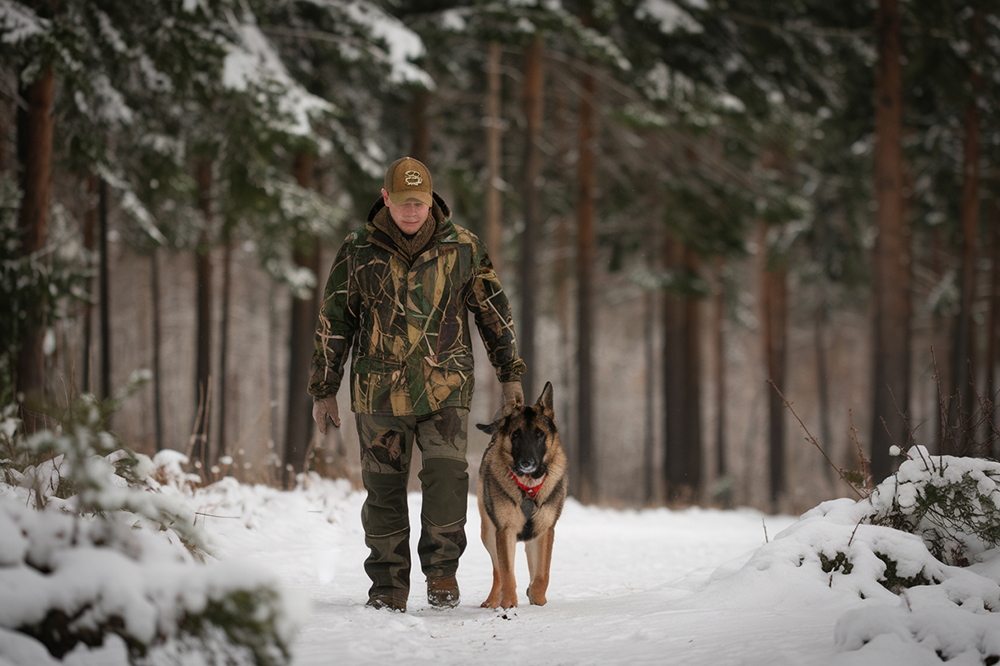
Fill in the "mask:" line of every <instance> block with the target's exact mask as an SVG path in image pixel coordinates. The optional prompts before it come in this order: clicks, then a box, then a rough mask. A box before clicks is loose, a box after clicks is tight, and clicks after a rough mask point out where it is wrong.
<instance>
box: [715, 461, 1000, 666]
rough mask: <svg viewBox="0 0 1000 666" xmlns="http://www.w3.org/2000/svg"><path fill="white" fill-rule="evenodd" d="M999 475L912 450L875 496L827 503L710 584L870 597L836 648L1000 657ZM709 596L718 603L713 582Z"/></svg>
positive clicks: (985, 466)
mask: <svg viewBox="0 0 1000 666" xmlns="http://www.w3.org/2000/svg"><path fill="white" fill-rule="evenodd" d="M998 479H1000V463H997V462H994V461H989V460H982V459H973V458H956V457H950V456H933V457H932V456H930V455H929V454H928V453H927V451H926V450H924V449H920V448H914V449H911V451H910V452H909V456H908V459H907V460H906V461H905V462H903V464H902V465H901V466H900V469H899V472H898V473H897V474H895V475H893V476H891V477H889V478H888V479H886V480H885V481H884V482H882V483H881V484H880V485H879V486H878V487H877V488H876V489H875V490H874V491H873V492H872V494H871V495H870V496H869V497H867V498H865V499H863V500H861V501H858V502H855V501H853V500H850V499H839V500H833V501H829V502H824V503H822V504H820V505H819V506H817V507H816V508H814V509H812V510H811V511H809V512H807V513H805V514H804V515H803V516H802V517H801V519H800V520H799V521H798V522H797V523H795V524H794V525H792V526H791V527H789V528H788V529H786V530H784V531H783V532H781V533H780V534H778V535H777V537H776V538H775V539H774V540H772V541H771V542H770V543H768V544H766V545H765V546H763V547H762V548H760V549H759V550H757V551H755V552H754V553H753V554H752V555H751V556H750V558H749V561H748V562H746V564H745V565H743V566H742V567H741V568H740V569H738V570H736V571H732V570H727V569H725V568H723V569H720V570H719V571H718V572H717V573H716V574H715V575H714V576H713V579H714V580H715V581H717V582H721V581H722V580H723V579H724V580H725V584H724V585H718V586H717V587H718V589H719V592H721V593H724V594H727V595H733V594H734V592H735V594H736V595H738V596H743V597H744V598H746V597H749V596H752V595H754V594H762V595H766V594H767V592H766V590H767V589H768V586H771V587H772V588H774V589H787V584H786V585H784V586H783V585H781V583H780V581H785V582H787V581H789V580H795V581H796V584H795V585H796V587H797V589H798V590H799V591H800V592H801V593H802V594H803V596H804V597H807V598H812V599H814V600H815V601H816V602H817V603H829V595H824V594H823V593H822V591H821V589H820V586H822V587H825V588H829V589H831V590H833V591H834V592H840V593H842V595H841V596H844V598H845V599H849V598H850V597H854V598H855V599H857V598H861V599H864V600H866V601H865V602H864V603H863V604H862V605H861V606H860V607H854V608H851V609H849V610H847V611H846V612H845V613H844V614H843V615H842V616H841V617H840V619H839V620H838V622H837V624H836V629H835V642H836V645H837V647H838V649H839V650H840V651H842V652H850V651H864V652H865V654H866V657H867V659H868V660H867V661H866V663H869V662H870V663H878V662H879V661H886V660H887V662H888V663H902V662H899V661H898V659H899V655H900V654H908V655H911V656H912V657H913V659H920V658H921V657H920V655H926V651H930V652H932V653H934V655H935V656H936V658H938V659H942V660H950V659H953V658H956V657H959V656H963V659H962V660H961V663H976V664H996V663H998V662H1000V548H998V547H997V546H998V540H1000V539H998V529H1000V512H998V511H997V506H998V505H1000V491H998V488H997V483H996V481H997V480H998ZM706 592H707V593H708V598H709V599H710V598H711V594H712V590H711V588H710V589H709V590H707V591H706ZM845 595H846V596H845ZM772 601H773V600H769V601H768V603H771V602H772ZM709 603H713V602H712V601H709ZM883 657H884V659H883ZM923 659H926V656H924V657H923ZM893 660H896V661H893Z"/></svg>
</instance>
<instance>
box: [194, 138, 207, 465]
mask: <svg viewBox="0 0 1000 666" xmlns="http://www.w3.org/2000/svg"><path fill="white" fill-rule="evenodd" d="M195 177H196V179H197V183H198V205H199V207H200V208H201V211H202V214H203V215H204V216H205V226H204V228H203V229H202V232H201V236H200V238H199V240H198V250H197V253H196V256H195V277H196V281H197V289H198V292H197V294H196V301H197V336H198V340H197V351H196V360H195V397H196V404H195V421H194V428H193V432H192V440H191V462H192V463H193V464H194V465H195V467H196V468H197V469H198V472H199V473H200V474H202V475H204V474H205V465H206V464H207V462H208V460H209V455H208V453H209V452H208V447H209V439H208V436H209V424H210V423H211V406H212V401H211V393H212V391H211V389H212V381H211V376H212V240H211V234H210V232H209V230H210V229H211V226H212V160H211V159H209V158H203V159H201V160H199V162H198V164H197V166H196V174H195Z"/></svg>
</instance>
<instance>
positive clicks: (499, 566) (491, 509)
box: [477, 383, 567, 608]
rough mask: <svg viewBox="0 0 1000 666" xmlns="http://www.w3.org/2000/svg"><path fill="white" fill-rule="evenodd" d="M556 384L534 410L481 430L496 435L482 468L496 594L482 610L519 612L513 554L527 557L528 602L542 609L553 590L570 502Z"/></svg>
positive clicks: (485, 531)
mask: <svg viewBox="0 0 1000 666" xmlns="http://www.w3.org/2000/svg"><path fill="white" fill-rule="evenodd" d="M554 419H555V412H554V411H553V409H552V384H551V383H546V384H545V388H544V389H543V390H542V395H541V397H539V398H538V402H536V403H535V404H534V405H530V406H529V405H517V406H516V407H514V409H513V410H511V412H510V413H509V414H507V415H506V416H503V417H501V418H500V419H499V420H497V421H494V422H493V423H491V424H489V425H482V424H480V425H478V426H477V427H478V428H479V429H480V430H482V431H484V432H487V433H489V434H490V435H492V436H493V437H492V439H491V440H490V443H489V446H487V447H486V451H485V452H484V453H483V462H482V466H481V467H480V468H479V502H478V503H479V516H480V519H481V521H482V537H483V545H485V546H486V550H488V551H489V553H490V559H492V560H493V588H492V589H491V590H490V595H489V596H488V597H487V598H486V601H484V602H483V603H482V606H483V608H496V607H498V606H500V607H503V608H511V607H512V606H517V586H516V583H515V581H514V550H515V546H516V545H517V542H518V541H524V542H525V543H524V547H525V552H526V553H527V555H528V573H529V575H530V577H531V581H530V583H529V584H528V601H530V602H531V603H532V604H535V605H538V606H542V605H544V604H545V601H546V599H545V591H546V589H547V588H548V586H549V564H550V563H551V561H552V543H553V540H554V539H555V524H556V521H557V520H558V519H559V514H561V513H562V508H563V503H564V502H565V501H566V466H567V464H566V454H565V453H564V452H563V449H562V445H561V444H560V443H559V432H558V431H557V430H556V424H555V421H554Z"/></svg>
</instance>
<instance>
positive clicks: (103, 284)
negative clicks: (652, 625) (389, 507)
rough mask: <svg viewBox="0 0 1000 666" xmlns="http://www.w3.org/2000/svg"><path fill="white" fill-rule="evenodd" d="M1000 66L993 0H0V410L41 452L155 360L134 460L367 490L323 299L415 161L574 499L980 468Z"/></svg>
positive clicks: (999, 278)
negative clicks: (481, 289)
mask: <svg viewBox="0 0 1000 666" xmlns="http://www.w3.org/2000/svg"><path fill="white" fill-rule="evenodd" d="M998 64H1000V2H997V1H994V0H975V1H972V2H967V3H962V2H954V1H951V2H949V1H946V0H909V1H901V0H877V1H876V0H843V1H840V2H835V3H831V2H818V1H813V0H796V1H788V2H773V1H771V0H742V1H740V2H725V1H722V0H678V1H677V2H669V1H667V0H626V1H621V2H605V1H603V0H581V1H579V2H571V1H569V0H567V1H564V2H560V1H559V0H545V1H542V2H531V1H528V0H524V1H519V0H497V1H496V2H476V1H465V2H462V1H444V0H441V1H428V2H418V1H415V0H414V1H408V0H385V1H384V2H375V1H368V0H353V1H348V0H148V1H147V2H144V3H142V5H141V9H140V8H139V6H138V5H136V4H133V3H128V2H122V1H121V0H31V1H28V2H22V1H18V0H0V68H2V72H0V77H2V78H0V246H2V248H3V249H2V256H0V260H2V275H0V293H2V299H3V305H2V307H0V400H2V402H3V404H9V403H11V402H15V401H16V402H18V403H19V404H20V406H21V414H22V417H23V419H24V424H25V427H26V428H27V429H28V430H29V431H31V430H32V429H37V428H40V427H43V426H45V425H46V424H47V423H48V419H49V418H51V417H54V416H58V414H59V412H60V410H65V409H67V406H68V405H69V404H70V402H71V401H72V399H73V397H74V396H75V395H77V394H79V393H80V392H92V393H95V394H97V395H99V396H109V395H112V394H114V393H115V392H116V391H117V390H118V389H120V388H122V387H123V386H125V385H126V384H127V383H128V382H129V378H130V377H132V376H133V375H134V373H135V372H137V371H145V372H146V373H147V374H148V377H149V381H148V382H147V384H146V385H145V386H144V387H143V388H142V389H141V390H140V391H139V392H138V393H137V394H136V395H135V396H134V397H133V398H132V399H130V400H129V401H127V402H125V403H124V404H123V405H122V407H121V409H120V410H119V411H118V412H117V414H116V415H115V417H114V420H113V423H112V427H113V429H114V431H115V432H116V433H117V435H118V436H119V437H120V438H121V440H122V441H123V442H125V443H126V444H127V445H129V446H130V447H132V448H134V449H135V450H137V451H139V452H143V453H148V454H151V453H153V452H155V451H157V450H160V449H164V448H173V449H178V450H181V451H184V452H185V453H188V454H189V455H190V457H191V460H192V463H193V467H194V469H195V470H196V471H197V472H198V473H199V474H201V475H202V476H203V478H204V479H205V480H206V481H211V480H214V479H216V478H219V477H220V476H222V475H227V474H228V475H233V476H236V477H237V478H238V479H240V480H242V481H246V482H264V483H270V484H273V485H285V486H287V485H289V484H291V483H293V482H294V478H295V474H297V473H298V472H301V471H302V470H304V469H306V468H310V469H315V470H317V471H319V472H321V473H323V474H326V475H330V476H346V477H348V478H351V479H352V480H354V481H355V482H357V481H358V479H359V473H360V472H359V467H358V461H357V452H356V439H355V434H354V428H353V420H352V419H345V420H344V422H345V425H344V427H343V428H341V429H339V430H337V429H330V431H331V432H329V433H328V434H327V436H326V437H320V436H319V435H318V433H317V432H316V431H315V429H314V427H313V424H312V421H311V418H310V409H311V400H310V398H309V396H308V395H307V394H306V392H305V386H306V383H307V375H308V365H309V358H310V356H311V352H312V335H313V331H314V327H315V320H316V313H317V310H318V305H317V291H318V290H322V286H323V283H324V281H325V278H326V272H327V271H328V270H329V266H330V263H331V262H332V260H333V255H334V253H335V252H336V250H337V249H338V247H339V245H340V243H341V242H342V241H343V238H344V237H345V236H346V234H347V233H348V232H349V231H350V230H351V229H353V228H356V227H358V226H361V224H362V223H363V221H364V219H365V214H366V212H367V210H368V208H369V206H370V205H371V203H372V202H373V201H374V200H375V198H376V197H377V196H378V191H379V187H380V182H381V179H382V174H383V173H384V169H385V167H386V166H387V165H388V163H389V162H391V161H392V160H393V159H395V158H396V157H398V156H400V155H403V154H409V155H412V156H414V157H417V158H419V159H421V160H423V161H425V162H426V163H427V164H428V165H429V166H430V168H431V170H432V173H433V174H434V185H435V189H436V190H437V191H438V192H439V193H440V194H441V195H442V196H443V197H444V198H445V199H446V200H447V201H448V202H449V204H450V206H451V208H452V211H453V214H454V219H455V221H456V222H457V223H459V224H462V225H463V226H466V227H468V228H470V229H471V230H472V231H474V232H475V233H477V234H478V235H480V237H482V238H483V239H484V240H485V241H486V243H487V247H488V248H489V249H490V254H491V257H492V259H493V262H494V264H496V265H497V267H498V270H499V272H500V275H501V279H502V281H503V282H504V284H505V287H506V290H507V291H508V293H509V296H510V298H511V301H512V306H513V309H514V317H515V324H516V326H517V330H518V338H519V345H520V349H521V352H522V354H523V356H524V357H525V360H526V362H527V364H528V367H529V374H528V375H526V377H525V390H526V394H527V395H528V397H529V399H531V398H533V397H534V396H535V395H537V393H538V392H540V390H541V386H542V385H543V384H544V382H545V381H552V383H553V384H554V386H555V389H556V396H557V405H558V408H557V413H558V422H559V426H560V431H561V433H562V436H563V442H564V445H565V446H566V448H567V450H568V452H569V454H570V458H571V461H572V478H573V480H574V481H573V489H572V492H573V494H574V495H575V496H576V497H578V498H579V499H581V500H583V501H587V502H601V503H607V504H616V505H647V504H659V503H664V502H667V503H691V502H694V503H703V504H707V503H718V504H720V505H725V506H731V505H750V506H756V507H760V508H764V509H766V510H780V511H801V510H804V509H807V508H809V507H812V506H814V505H815V504H816V503H817V502H818V501H821V500H824V499H829V498H831V497H836V496H840V495H845V494H848V493H850V492H851V487H850V485H849V484H847V483H845V482H844V481H843V480H842V479H841V478H840V477H841V476H847V477H848V478H849V479H852V480H857V479H858V475H860V476H861V477H863V476H864V475H865V474H866V473H870V474H871V475H873V476H874V477H875V479H876V480H877V479H881V478H884V477H885V476H886V475H887V474H889V472H890V471H891V470H892V468H893V464H894V460H893V458H892V457H891V456H890V447H891V446H892V445H898V446H900V447H903V448H905V447H906V446H908V445H909V444H913V443H917V444H922V445H924V446H927V447H928V448H929V449H930V450H931V451H941V452H944V453H951V454H957V455H970V454H972V455H990V456H992V457H996V456H997V453H998V452H997V451H996V437H995V433H996V427H995V421H994V418H993V417H994V410H993V398H994V396H995V394H996V389H995V388H994V387H995V384H996V382H995V374H996V368H997V363H998V358H997V355H998V349H997V342H998V334H1000V330H998V329H1000V317H998V313H997V304H998V289H1000V242H998V236H997V234H998V229H1000V219H998V218H1000V212H998V201H997V196H998V193H1000V170H998V163H1000V123H998V120H1000V94H998V93H1000V67H998ZM477 382H478V385H479V387H480V388H479V390H478V391H477V395H476V399H475V402H474V405H473V414H472V421H473V422H485V421H487V420H489V418H490V416H491V415H492V414H493V412H494V410H495V407H496V405H497V404H498V401H499V389H498V387H497V386H496V382H495V379H494V377H493V374H492V371H491V369H490V368H489V364H488V362H487V361H486V359H485V355H484V354H483V355H481V357H480V358H479V359H478V365H477ZM339 402H340V406H341V410H342V411H344V412H346V410H347V408H348V404H349V399H348V397H347V395H346V391H344V392H342V394H341V395H340V396H339ZM800 421H801V425H800ZM470 436H471V437H472V440H471V449H472V450H471V452H470V462H472V468H473V469H472V471H473V475H474V473H475V467H476V462H477V460H478V457H479V454H480V452H481V451H482V448H483V447H484V446H485V443H486V442H485V436H480V433H478V431H474V432H473V434H471V435H470ZM814 444H815V446H814ZM817 447H818V448H819V449H820V450H817ZM824 456H826V457H827V458H828V460H826V459H824ZM862 457H864V458H865V459H867V460H863V459H862ZM869 461H870V462H869Z"/></svg>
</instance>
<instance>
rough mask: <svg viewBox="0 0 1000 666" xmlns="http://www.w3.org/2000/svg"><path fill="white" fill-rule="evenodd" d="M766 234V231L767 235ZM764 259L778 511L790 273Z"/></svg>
mask: <svg viewBox="0 0 1000 666" xmlns="http://www.w3.org/2000/svg"><path fill="white" fill-rule="evenodd" d="M764 233H766V231H765V232H764ZM771 263H772V262H771V261H769V260H768V259H767V258H765V265H766V268H765V269H764V274H763V284H762V287H761V295H762V297H763V298H762V300H763V316H762V319H763V324H764V325H763V338H764V340H763V341H764V359H765V365H766V366H767V377H768V379H769V380H770V381H771V382H773V383H774V388H777V389H778V390H777V391H775V390H774V389H773V388H772V389H771V390H769V391H768V392H767V398H768V400H767V404H768V422H769V427H768V479H769V486H768V488H769V491H770V499H771V509H772V510H773V511H777V510H778V504H779V502H780V500H781V496H782V495H783V494H784V492H785V404H784V401H783V400H782V398H781V396H780V395H779V394H778V391H781V393H782V394H783V393H785V388H786V387H785V365H786V364H785V359H786V354H787V337H788V272H787V270H786V269H785V268H784V266H774V265H771Z"/></svg>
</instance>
